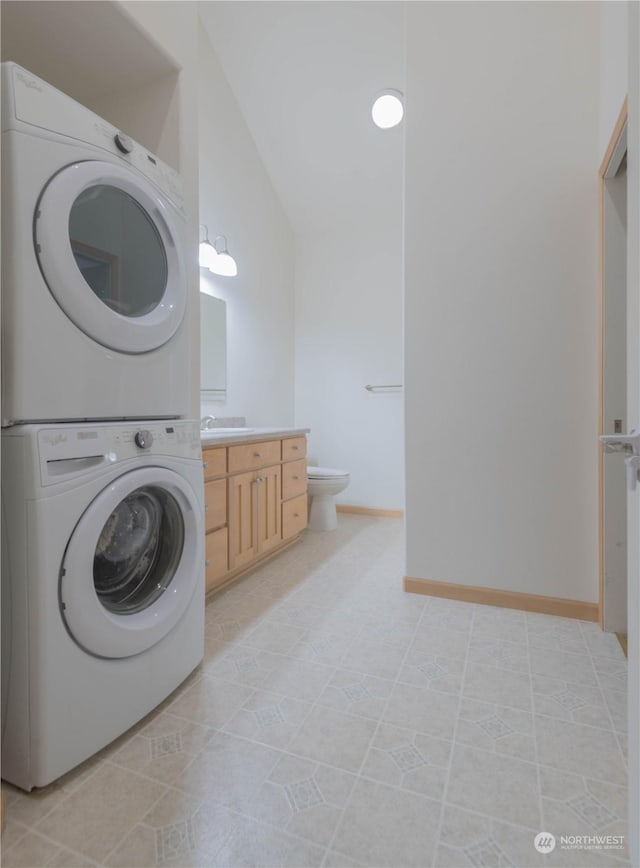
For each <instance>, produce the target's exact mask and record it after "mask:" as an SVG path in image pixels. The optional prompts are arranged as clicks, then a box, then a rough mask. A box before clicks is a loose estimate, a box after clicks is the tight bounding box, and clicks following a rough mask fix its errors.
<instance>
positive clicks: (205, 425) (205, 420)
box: [200, 416, 216, 431]
mask: <svg viewBox="0 0 640 868" xmlns="http://www.w3.org/2000/svg"><path fill="white" fill-rule="evenodd" d="M215 421H216V417H215V416H203V417H202V419H201V420H200V430H201V431H208V430H209V428H213V427H214V426H213V424H212V423H213V422H215Z"/></svg>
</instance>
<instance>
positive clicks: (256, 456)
mask: <svg viewBox="0 0 640 868" xmlns="http://www.w3.org/2000/svg"><path fill="white" fill-rule="evenodd" d="M253 457H254V458H262V452H254V453H253Z"/></svg>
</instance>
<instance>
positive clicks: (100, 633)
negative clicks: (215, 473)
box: [60, 467, 204, 657]
mask: <svg viewBox="0 0 640 868" xmlns="http://www.w3.org/2000/svg"><path fill="white" fill-rule="evenodd" d="M202 538H203V530H202V516H201V507H200V505H199V503H198V499H197V497H196V495H195V493H194V492H193V490H192V488H191V487H190V486H189V484H188V483H187V482H186V480H185V479H183V478H182V477H181V476H180V475H179V474H177V473H174V472H173V471H171V470H168V469H166V468H158V467H145V468H141V469H139V470H134V471H131V472H129V473H126V474H124V475H123V476H120V477H118V478H117V479H116V480H115V481H113V482H112V483H111V484H110V485H109V486H108V487H107V488H105V489H104V490H103V491H102V492H100V494H99V495H98V496H97V497H96V498H95V499H94V500H93V502H92V503H91V504H89V506H88V508H87V510H86V511H85V512H84V513H83V515H82V516H81V518H80V520H79V522H78V523H77V525H76V527H75V529H74V532H73V534H72V536H71V538H70V540H69V544H68V546H67V550H66V553H65V557H64V562H63V564H62V570H61V579H60V602H61V611H62V616H63V618H64V620H65V622H66V624H67V627H68V629H69V632H70V633H71V635H72V636H73V638H74V639H75V640H76V642H78V644H79V645H81V646H82V647H83V648H84V649H85V650H86V651H89V652H90V653H92V654H95V655H97V656H100V657H129V656H132V655H134V654H139V653H141V652H142V651H145V650H146V649H147V648H150V647H152V646H153V645H154V644H155V643H156V642H158V641H159V640H160V639H162V638H163V636H165V635H166V634H167V633H168V632H169V631H170V630H171V629H172V628H173V627H174V626H175V624H176V623H177V622H178V620H179V619H180V618H181V617H182V615H183V614H184V612H185V610H186V608H187V606H188V605H189V602H190V601H191V598H192V596H193V594H194V592H195V591H196V588H197V587H199V586H200V587H203V585H202V576H203V569H204V568H203V563H202V562H203V551H202V548H203V544H202Z"/></svg>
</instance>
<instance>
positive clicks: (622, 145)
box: [602, 128, 629, 635]
mask: <svg viewBox="0 0 640 868" xmlns="http://www.w3.org/2000/svg"><path fill="white" fill-rule="evenodd" d="M626 140H627V136H626V128H625V129H624V130H623V131H622V133H621V135H620V138H619V140H618V142H619V147H617V148H616V149H615V151H614V153H613V155H612V158H611V160H610V162H609V166H608V168H607V171H606V172H605V175H604V182H603V184H604V189H603V218H604V239H603V240H604V275H603V276H604V283H603V359H602V361H603V366H602V368H603V370H602V374H603V389H602V399H603V400H602V428H603V434H611V435H613V434H622V433H626V432H627V431H628V430H629V419H628V418H627V151H626ZM602 471H603V546H604V551H603V567H604V587H603V600H602V602H603V627H604V629H605V630H607V631H608V632H611V633H618V634H621V633H623V634H625V635H626V633H627V493H626V492H627V484H626V472H625V465H624V461H622V460H621V457H620V455H615V454H608V455H607V454H605V455H604V456H603V459H602Z"/></svg>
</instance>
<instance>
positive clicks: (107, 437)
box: [16, 419, 202, 485]
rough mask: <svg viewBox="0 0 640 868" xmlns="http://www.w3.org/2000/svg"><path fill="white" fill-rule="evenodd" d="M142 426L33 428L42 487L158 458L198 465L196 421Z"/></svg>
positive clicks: (107, 424)
mask: <svg viewBox="0 0 640 868" xmlns="http://www.w3.org/2000/svg"><path fill="white" fill-rule="evenodd" d="M144 424H145V427H144V428H141V427H140V422H129V423H127V422H103V423H100V422H87V423H86V424H84V425H82V424H78V423H77V422H75V423H69V424H61V425H55V426H51V425H42V426H41V427H38V430H37V437H38V460H39V464H40V480H41V484H42V485H53V484H54V483H58V482H62V481H63V480H65V479H73V478H76V477H78V476H83V475H86V474H88V473H91V472H94V471H97V470H99V469H100V468H101V467H104V468H109V467H112V466H113V465H114V464H119V463H124V462H128V461H131V460H136V459H137V460H138V461H142V460H145V461H146V460H151V461H152V462H155V461H159V462H161V461H162V458H163V457H173V458H188V459H193V460H197V461H201V460H202V446H201V443H200V422H199V421H198V420H184V419H167V420H165V421H158V422H155V421H154V422H145V423H144ZM30 427H31V426H30ZM33 427H35V426H33ZM17 428H18V426H16V430H17Z"/></svg>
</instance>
